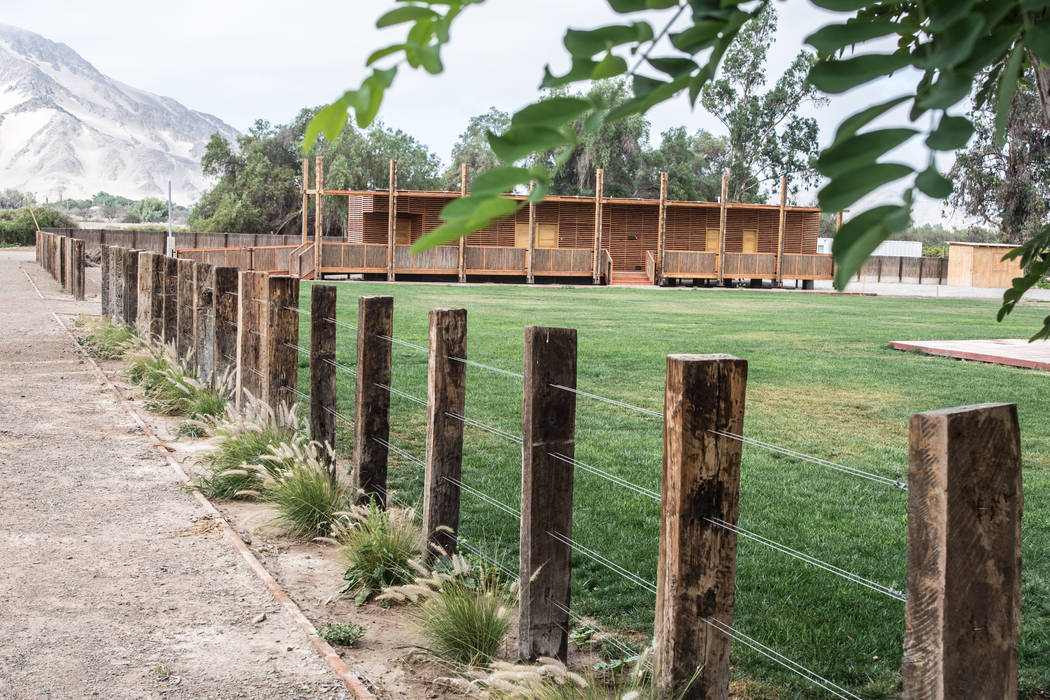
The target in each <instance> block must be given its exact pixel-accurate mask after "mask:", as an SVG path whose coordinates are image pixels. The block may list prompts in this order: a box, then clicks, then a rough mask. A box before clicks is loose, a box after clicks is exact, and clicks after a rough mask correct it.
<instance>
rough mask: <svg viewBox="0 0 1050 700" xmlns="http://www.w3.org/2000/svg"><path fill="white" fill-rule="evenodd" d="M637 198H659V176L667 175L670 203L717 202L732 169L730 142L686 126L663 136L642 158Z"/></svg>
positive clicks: (676, 128) (664, 133)
mask: <svg viewBox="0 0 1050 700" xmlns="http://www.w3.org/2000/svg"><path fill="white" fill-rule="evenodd" d="M642 160H643V166H642V167H643V169H644V170H643V172H642V174H641V176H640V177H639V183H638V191H637V195H638V196H639V197H650V198H656V197H658V196H659V195H660V173H661V172H666V173H667V176H668V180H667V196H668V198H669V199H678V200H686V201H700V202H715V201H718V198H719V197H720V196H721V194H722V175H723V174H724V173H725V172H726V171H727V169H728V167H729V139H727V138H726V137H724V136H715V135H714V134H712V133H710V132H708V131H706V130H704V129H700V130H698V131H697V132H696V133H695V134H693V135H689V133H688V132H687V131H686V129H685V127H684V126H679V127H674V128H672V129H668V130H667V131H665V132H663V133H662V134H661V135H660V146H659V148H655V149H652V150H648V151H646V152H645V153H644V154H643V158H642Z"/></svg>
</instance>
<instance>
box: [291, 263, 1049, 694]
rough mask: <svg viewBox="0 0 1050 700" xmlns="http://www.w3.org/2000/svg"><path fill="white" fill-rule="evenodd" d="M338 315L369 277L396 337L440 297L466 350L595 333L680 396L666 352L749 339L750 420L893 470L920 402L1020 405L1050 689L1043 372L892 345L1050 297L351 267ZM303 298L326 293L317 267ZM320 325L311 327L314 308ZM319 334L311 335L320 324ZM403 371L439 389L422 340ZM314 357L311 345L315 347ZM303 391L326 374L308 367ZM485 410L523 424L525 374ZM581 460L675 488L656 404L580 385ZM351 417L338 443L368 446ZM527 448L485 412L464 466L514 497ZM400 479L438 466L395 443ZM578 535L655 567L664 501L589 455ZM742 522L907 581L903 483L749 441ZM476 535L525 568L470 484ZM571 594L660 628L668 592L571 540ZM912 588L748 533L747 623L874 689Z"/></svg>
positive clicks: (778, 690)
mask: <svg viewBox="0 0 1050 700" xmlns="http://www.w3.org/2000/svg"><path fill="white" fill-rule="evenodd" d="M338 288H339V301H338V310H339V311H338V315H339V318H340V320H341V321H343V322H346V323H351V324H353V323H355V322H356V314H357V301H356V298H357V296H358V295H366V294H385V295H392V296H393V297H394V299H395V304H394V335H395V336H396V337H397V338H400V339H404V340H408V341H410V342H413V343H416V344H418V345H426V343H427V314H426V312H427V310H428V309H430V308H437V307H463V308H466V309H467V310H468V345H467V347H468V357H469V358H470V359H472V360H475V361H478V362H483V363H486V364H490V365H493V366H496V367H500V368H503V369H507V370H511V371H515V372H520V371H521V364H522V350H523V328H524V326H526V325H546V326H567V327H573V328H577V329H578V331H579V335H578V337H579V349H578V354H579V363H578V366H579V368H578V387H579V388H580V389H583V390H586V391H590V392H593V393H596V394H601V395H603V396H607V397H611V398H615V399H619V400H622V401H626V402H629V403H632V404H635V405H638V406H642V407H644V408H647V409H651V410H657V411H659V410H662V399H663V387H664V367H665V363H664V358H665V356H666V355H667V354H668V353H682V352H687V353H730V354H733V355H736V356H738V357H742V358H745V359H747V360H748V362H749V381H748V387H747V409H746V415H745V421H744V425H745V433H746V434H747V435H749V436H751V437H755V438H758V439H761V440H765V441H767V442H771V443H775V444H778V445H783V446H786V447H789V448H791V449H794V450H798V451H800V452H804V453H807V454H811V455H816V456H818V457H822V458H825V459H829V460H833V461H836V462H840V463H843V464H847V465H850V466H856V467H859V468H861V469H864V470H866V471H870V472H874V473H877V474H881V475H885V476H889V477H893V478H900V479H904V478H906V475H907V447H908V433H907V425H908V415H909V414H911V413H913V412H917V411H926V410H932V409H938V408H946V407H950V406H958V405H963V404H973V403H982V402H994V401H1009V402H1016V403H1017V405H1018V412H1019V416H1020V424H1021V433H1022V454H1023V459H1024V467H1025V474H1024V489H1025V514H1024V521H1023V527H1022V538H1023V544H1022V548H1023V557H1024V585H1023V591H1022V599H1023V614H1022V630H1021V641H1020V668H1021V671H1020V681H1021V688H1022V697H1024V696H1025V695H1032V694H1034V693H1036V692H1038V691H1043V692H1046V691H1047V690H1048V689H1050V557H1048V556H1046V555H1045V552H1046V550H1047V546H1048V544H1050V503H1048V500H1050V471H1048V470H1047V465H1048V463H1050V425H1048V423H1047V421H1046V413H1045V409H1046V406H1047V404H1048V400H1050V378H1048V377H1047V375H1046V374H1043V373H1037V372H1033V371H1030V370H1020V369H1013V368H1007V367H1000V366H994V365H987V364H980V363H969V362H958V361H955V360H950V359H946V358H935V357H929V356H924V355H919V354H917V353H903V352H899V351H895V350H891V349H889V348H888V347H887V343H888V342H889V341H890V340H897V339H965V338H996V337H1027V336H1028V335H1029V334H1030V333H1031V332H1032V330H1033V329H1035V328H1036V327H1038V322H1039V320H1040V319H1041V318H1042V316H1043V315H1044V314H1045V313H1046V312H1047V309H1046V308H1045V307H1041V308H1036V307H1022V308H1019V309H1017V310H1016V311H1015V312H1014V314H1013V315H1012V316H1011V317H1010V318H1009V319H1008V321H1007V322H1005V323H1003V324H998V323H996V322H995V310H996V308H997V304H995V303H993V302H981V301H966V300H952V299H893V298H884V297H853V296H831V295H810V294H792V293H769V292H749V291H744V290H726V291H703V290H692V289H676V290H663V291H655V290H636V289H607V288H605V289H587V288H583V289H570V288H559V287H532V288H524V287H516V286H515V287H512V286H469V287H467V286H463V287H459V286H454V285H417V284H405V283H399V284H396V285H389V284H382V283H350V284H339V285H338ZM301 299H302V300H303V301H302V303H301V305H302V306H304V307H306V306H307V305H308V302H307V301H306V300H308V299H309V294H308V284H306V283H304V285H303V287H302V290H301ZM301 332H302V333H303V334H304V335H303V336H302V337H303V338H304V339H305V338H307V337H308V333H309V317H307V316H305V315H303V316H302V327H301ZM337 337H338V353H337V356H338V361H339V362H340V363H341V364H343V365H346V366H349V367H353V366H354V364H355V362H354V361H355V348H354V343H355V335H354V333H353V332H352V331H350V330H349V329H347V328H344V327H340V328H338V336H337ZM301 344H305V341H304V342H303V343H301ZM393 357H394V368H393V386H394V387H395V388H397V389H400V390H402V391H405V392H408V393H410V394H413V395H415V396H417V397H422V398H425V396H426V370H427V358H426V355H425V353H422V352H419V351H417V350H414V349H412V348H408V347H404V346H401V345H394V347H393ZM301 364H302V365H303V366H304V367H305V366H306V358H305V357H304V358H301ZM338 386H339V389H338V394H339V402H340V405H339V411H340V413H341V414H342V415H344V416H352V414H353V400H354V399H353V386H354V384H353V378H352V377H350V376H349V375H347V374H344V373H340V376H339V379H338ZM300 389H301V390H302V391H304V392H307V391H308V390H309V387H308V383H307V377H306V372H305V371H303V372H301V373H300ZM466 415H467V417H469V418H472V419H475V420H478V421H481V422H482V423H485V424H487V425H490V426H493V427H496V428H499V429H502V430H504V431H507V432H510V433H514V434H517V435H520V434H521V383H520V380H517V379H515V378H512V377H507V376H504V375H500V374H496V373H493V372H488V371H485V370H483V369H478V368H475V367H468V370H467V408H466ZM576 439H577V445H576V458H577V459H578V460H580V461H582V462H585V463H587V464H590V465H594V466H596V467H599V468H601V469H604V470H607V471H609V472H611V473H614V474H616V475H618V476H620V477H622V478H624V479H627V480H630V481H631V482H633V483H636V484H638V485H640V486H643V487H644V488H646V489H649V490H654V491H657V492H658V491H659V487H660V464H661V444H662V443H661V426H660V421H659V420H658V419H653V418H651V417H648V416H646V415H644V414H640V413H635V412H632V411H628V410H624V409H621V408H617V407H614V406H610V405H607V404H603V403H599V402H596V401H593V400H590V399H587V398H586V397H582V396H581V397H579V398H578V401H577V433H576ZM351 440H352V431H351V430H350V428H349V427H348V426H345V425H342V426H341V430H340V436H339V442H340V444H339V445H338V450H339V452H340V453H342V454H349V453H350V450H351ZM391 442H392V443H393V444H395V445H396V446H398V447H400V448H402V449H404V450H406V451H408V452H410V453H412V454H414V455H416V456H417V457H420V458H422V457H423V454H424V446H425V426H424V417H423V409H422V407H420V406H417V405H416V404H414V403H412V402H410V401H408V400H406V399H404V398H401V397H398V396H393V397H392V398H391ZM520 473H521V472H520V447H519V446H518V445H516V444H514V443H512V442H509V441H506V440H504V439H502V438H499V437H496V436H494V435H491V434H489V433H485V432H483V431H480V430H478V429H476V428H473V427H470V426H468V427H467V428H466V432H465V456H464V465H463V481H464V482H465V483H466V484H468V485H470V486H472V487H474V488H476V489H479V490H481V491H483V492H485V493H486V494H488V495H489V496H491V497H493V498H496V499H498V500H500V501H501V502H503V503H505V504H507V505H509V506H511V507H513V508H517V507H518V505H519V502H520V494H519V491H520ZM389 479H390V486H391V488H393V489H396V490H397V491H398V494H397V497H398V498H399V499H400V500H402V501H405V502H408V503H418V502H419V494H420V490H421V487H422V482H423V475H422V470H421V469H420V468H419V467H418V466H416V465H413V464H412V463H411V462H409V461H407V460H404V459H402V458H400V457H397V456H396V455H394V454H391V467H390V476H389ZM574 495H575V502H574V513H573V520H574V522H573V529H574V532H573V535H574V539H576V540H577V541H578V542H580V543H581V544H583V545H585V546H587V547H590V548H592V549H595V550H598V551H600V552H601V553H602V554H603V555H604V556H606V557H608V558H609V559H611V560H613V561H614V562H616V563H618V564H620V565H621V566H623V567H625V568H627V569H629V570H630V571H632V572H634V573H636V574H637V575H639V576H640V577H642V578H644V579H646V580H648V581H652V582H655V580H656V564H657V540H658V534H659V506H658V504H657V503H656V502H654V501H652V500H650V499H648V498H646V497H644V496H641V495H638V494H636V493H632V492H631V491H629V490H626V489H623V488H620V487H617V486H613V485H612V484H610V483H609V482H608V481H605V480H603V479H601V478H599V477H596V476H593V475H591V474H588V473H585V472H583V471H582V470H579V469H578V470H577V471H576V475H575V493H574ZM740 525H741V526H742V527H744V528H747V529H749V530H752V531H754V532H757V533H758V534H760V535H763V536H765V537H768V538H771V539H773V540H776V541H779V542H782V543H784V544H787V545H789V546H791V547H793V548H795V549H798V550H801V551H803V552H806V553H809V554H811V555H813V556H816V557H818V558H820V559H823V560H825V561H827V562H830V563H832V564H835V565H837V566H839V567H842V568H844V569H847V570H849V571H852V572H854V573H857V574H859V575H861V576H864V577H866V578H869V579H873V580H875V581H878V582H879V583H882V584H884V585H887V586H890V585H892V586H895V587H896V588H898V589H900V590H903V589H904V580H905V547H906V532H907V516H906V496H905V494H904V493H903V492H902V491H899V490H897V489H894V488H891V487H886V486H882V485H880V484H877V483H873V482H870V481H864V480H860V479H856V478H853V477H850V476H847V475H844V474H840V473H836V472H833V471H828V470H825V469H824V468H822V467H819V466H815V465H812V464H807V463H802V462H799V461H796V460H794V459H791V458H788V457H784V456H781V455H777V454H774V453H771V452H767V451H764V450H762V449H760V448H756V447H751V446H747V445H745V446H744V450H743V466H742V476H741V501H740ZM461 528H462V535H463V537H464V538H465V539H466V540H467V541H468V542H469V543H471V544H473V545H474V546H476V547H480V548H481V549H482V550H484V551H486V552H489V553H491V554H494V555H496V556H498V558H499V559H500V560H501V561H502V562H503V563H504V565H507V566H509V567H510V568H511V569H516V568H517V564H516V562H517V558H516V557H517V543H518V523H517V520H516V518H514V517H513V516H511V515H508V514H506V513H503V512H501V511H499V510H498V509H496V508H494V507H492V506H491V505H489V504H486V503H484V502H483V501H480V500H479V499H477V498H476V497H474V496H472V495H470V494H467V493H465V494H464V495H463V499H462V515H461ZM572 588H573V590H572V608H573V610H574V611H575V612H577V613H579V614H584V615H590V616H594V617H596V618H598V619H599V620H601V621H603V622H604V623H605V624H606V625H608V626H610V627H612V628H616V629H621V630H631V631H636V632H638V633H641V634H648V633H651V628H652V617H653V605H654V597H653V596H652V595H651V594H649V593H648V592H646V591H645V590H643V589H641V588H639V587H638V586H636V585H634V584H632V583H630V582H628V581H626V580H625V579H623V578H621V577H620V576H618V575H617V574H615V573H613V572H612V571H610V570H609V569H607V568H606V567H604V566H603V565H602V564H599V563H597V562H595V561H592V560H590V559H589V558H587V557H584V556H581V555H577V554H574V556H573V587H572ZM903 608H904V606H903V603H900V602H898V601H896V600H892V599H890V598H888V597H884V596H882V595H880V594H878V593H876V592H873V591H870V590H867V589H865V588H862V587H860V586H857V585H853V584H850V583H849V582H846V581H844V580H842V579H839V578H837V577H834V576H832V575H830V574H827V573H825V572H823V571H821V570H819V569H817V568H815V567H812V566H809V565H806V564H804V563H802V562H799V561H797V560H795V559H791V558H788V557H787V556H784V555H782V554H779V553H777V552H774V551H772V550H770V549H767V548H765V547H763V546H762V545H760V544H757V543H754V542H750V541H748V540H745V539H743V538H741V539H740V542H739V553H738V564H737V589H736V610H735V618H734V626H735V628H736V629H737V630H739V631H740V632H742V633H744V634H747V635H749V636H751V637H753V638H755V639H757V640H759V641H761V642H763V643H765V644H767V645H769V646H771V647H773V648H774V649H776V650H778V651H780V652H781V653H783V654H785V655H786V656H788V657H789V658H791V659H793V660H795V661H798V662H799V663H801V664H803V665H804V666H807V667H809V668H811V669H813V670H814V671H816V672H817V673H819V674H821V675H822V676H824V677H826V678H828V679H830V680H833V681H834V682H836V683H838V684H840V685H843V686H845V687H846V688H849V689H850V690H852V691H853V692H856V693H858V694H860V695H862V696H864V697H882V696H893V695H895V694H897V692H898V691H899V683H900V676H899V668H900V662H901V640H902V634H903V627H904V624H903V612H904V610H903ZM733 668H734V673H735V674H736V676H737V677H738V678H740V679H742V680H745V681H749V682H754V686H753V688H752V692H754V693H756V694H757V695H756V696H761V695H762V694H764V693H768V694H769V695H770V696H776V697H784V696H798V697H809V696H821V695H822V691H820V690H818V689H816V688H815V687H814V686H812V685H809V684H807V683H806V682H805V681H802V680H801V679H799V678H798V677H797V676H793V675H792V674H791V673H790V672H788V671H786V670H784V669H782V668H780V667H779V666H777V665H775V664H773V663H772V662H770V661H768V660H766V659H765V658H763V657H762V656H760V655H758V654H757V653H754V652H752V651H750V650H748V649H747V648H745V647H744V646H742V645H740V644H736V645H734V649H733Z"/></svg>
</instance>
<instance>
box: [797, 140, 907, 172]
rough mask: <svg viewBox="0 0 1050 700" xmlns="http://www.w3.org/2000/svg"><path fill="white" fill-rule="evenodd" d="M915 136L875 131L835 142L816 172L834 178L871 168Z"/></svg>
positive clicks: (821, 160) (823, 157) (819, 162)
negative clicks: (886, 154) (866, 167)
mask: <svg viewBox="0 0 1050 700" xmlns="http://www.w3.org/2000/svg"><path fill="white" fill-rule="evenodd" d="M917 133H919V132H918V131H916V130H915V129H879V130H876V131H869V132H866V133H863V134H859V135H857V136H853V137H850V138H848V139H845V140H844V141H841V142H836V143H835V145H833V146H831V147H829V148H826V149H825V150H824V151H822V152H821V154H820V157H819V158H817V171H818V172H820V174H821V175H824V176H826V177H829V178H836V177H838V176H840V175H845V174H846V173H849V172H850V171H853V170H857V169H858V168H861V167H864V166H866V165H874V164H875V161H877V160H878V159H879V158H880V157H881V156H882V155H883V154H885V153H887V152H888V151H891V150H893V149H894V148H896V147H897V146H899V145H901V144H902V143H904V142H905V141H907V140H908V139H910V138H911V137H912V136H914V135H915V134H917Z"/></svg>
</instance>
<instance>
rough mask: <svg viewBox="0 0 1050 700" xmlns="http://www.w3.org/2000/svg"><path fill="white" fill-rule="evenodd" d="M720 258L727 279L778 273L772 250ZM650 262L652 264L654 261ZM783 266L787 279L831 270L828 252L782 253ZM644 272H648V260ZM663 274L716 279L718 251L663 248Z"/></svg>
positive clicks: (770, 276)
mask: <svg viewBox="0 0 1050 700" xmlns="http://www.w3.org/2000/svg"><path fill="white" fill-rule="evenodd" d="M722 260H723V265H724V266H725V267H724V269H723V271H722V274H723V276H724V277H726V278H729V279H733V278H743V279H747V278H752V279H773V278H775V277H776V276H777V256H776V255H775V254H774V253H725V254H724V255H723V256H722ZM653 262H654V264H655V260H654V261H653ZM782 265H783V274H782V276H783V277H784V278H786V279H799V280H828V279H831V277H832V272H833V270H832V263H831V256H830V255H805V254H803V255H798V254H792V253H785V254H784V257H783V260H782ZM646 271H647V272H648V261H647V263H646ZM663 275H664V277H683V278H690V277H691V278H694V279H697V278H699V279H704V278H707V279H715V278H717V277H718V253H713V252H712V253H708V252H699V251H687V250H668V251H665V252H664V265H663ZM650 279H652V276H650Z"/></svg>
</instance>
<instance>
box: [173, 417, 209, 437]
mask: <svg viewBox="0 0 1050 700" xmlns="http://www.w3.org/2000/svg"><path fill="white" fill-rule="evenodd" d="M175 433H176V434H177V435H180V436H182V437H189V438H202V437H207V435H208V428H207V426H205V425H204V424H203V423H201V422H200V421H196V420H184V421H182V422H181V423H179V427H177V428H176V429H175Z"/></svg>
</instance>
